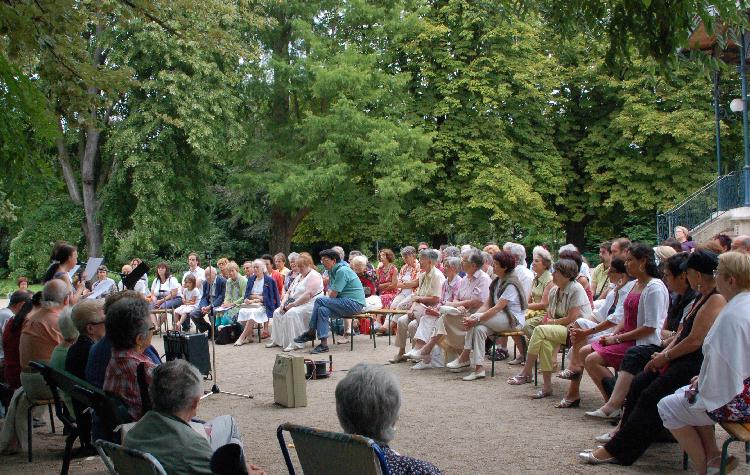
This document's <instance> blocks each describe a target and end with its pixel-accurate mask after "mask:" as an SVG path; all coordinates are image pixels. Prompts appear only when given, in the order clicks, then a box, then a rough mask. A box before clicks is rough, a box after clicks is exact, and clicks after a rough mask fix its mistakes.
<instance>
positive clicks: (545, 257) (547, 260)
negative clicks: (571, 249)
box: [531, 246, 552, 269]
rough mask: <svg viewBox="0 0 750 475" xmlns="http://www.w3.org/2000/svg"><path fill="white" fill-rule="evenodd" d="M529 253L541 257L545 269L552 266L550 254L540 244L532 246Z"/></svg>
mask: <svg viewBox="0 0 750 475" xmlns="http://www.w3.org/2000/svg"><path fill="white" fill-rule="evenodd" d="M531 255H532V256H534V257H538V258H539V259H541V260H542V264H544V266H545V267H546V268H547V269H549V268H550V267H552V254H550V252H549V251H548V250H547V249H545V248H543V247H542V246H536V247H534V250H533V251H531Z"/></svg>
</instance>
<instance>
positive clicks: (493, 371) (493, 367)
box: [490, 338, 497, 378]
mask: <svg viewBox="0 0 750 475" xmlns="http://www.w3.org/2000/svg"><path fill="white" fill-rule="evenodd" d="M496 344H497V343H496V341H495V339H494V338H493V339H492V353H490V359H491V360H492V371H491V372H490V375H492V377H493V378H494V377H495V345H496Z"/></svg>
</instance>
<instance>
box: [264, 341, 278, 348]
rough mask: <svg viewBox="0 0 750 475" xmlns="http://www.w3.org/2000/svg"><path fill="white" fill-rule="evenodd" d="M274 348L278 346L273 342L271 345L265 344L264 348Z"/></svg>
mask: <svg viewBox="0 0 750 475" xmlns="http://www.w3.org/2000/svg"><path fill="white" fill-rule="evenodd" d="M274 346H279V345H277V344H276V343H274V342H271V343H266V348H273V347H274Z"/></svg>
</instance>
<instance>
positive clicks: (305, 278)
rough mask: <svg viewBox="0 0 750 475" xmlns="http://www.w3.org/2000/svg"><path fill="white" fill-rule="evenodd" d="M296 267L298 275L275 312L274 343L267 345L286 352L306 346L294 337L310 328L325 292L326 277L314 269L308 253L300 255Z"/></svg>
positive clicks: (272, 333) (272, 337)
mask: <svg viewBox="0 0 750 475" xmlns="http://www.w3.org/2000/svg"><path fill="white" fill-rule="evenodd" d="M297 268H298V269H299V275H298V276H297V277H296V278H295V279H294V281H293V282H292V284H291V285H290V286H289V291H288V292H287V293H286V296H285V297H284V300H283V301H282V302H281V306H280V307H279V308H277V309H276V311H275V312H274V314H273V325H272V326H271V343H268V344H267V345H266V348H271V347H274V346H280V347H281V348H284V351H292V350H296V349H301V348H304V345H301V344H299V343H294V337H296V336H297V335H299V334H300V333H303V332H305V331H307V330H308V324H309V323H310V315H311V314H312V309H313V304H314V302H315V299H316V298H318V296H320V295H322V294H323V277H322V276H321V275H320V273H319V272H318V271H317V270H315V266H314V264H313V260H312V257H311V256H310V254H308V253H306V252H303V253H300V256H299V257H298V258H297Z"/></svg>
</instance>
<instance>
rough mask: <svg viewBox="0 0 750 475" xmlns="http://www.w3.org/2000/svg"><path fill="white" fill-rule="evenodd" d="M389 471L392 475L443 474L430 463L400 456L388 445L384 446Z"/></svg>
mask: <svg viewBox="0 0 750 475" xmlns="http://www.w3.org/2000/svg"><path fill="white" fill-rule="evenodd" d="M381 448H382V449H383V455H385V461H386V462H388V471H389V473H391V474H392V475H440V474H442V472H441V471H440V469H438V468H437V467H436V466H434V465H432V464H431V463H429V462H424V461H422V460H419V459H415V458H412V457H406V456H404V455H399V454H398V453H397V452H395V451H394V450H393V449H391V448H390V447H388V446H387V445H382V446H381Z"/></svg>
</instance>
